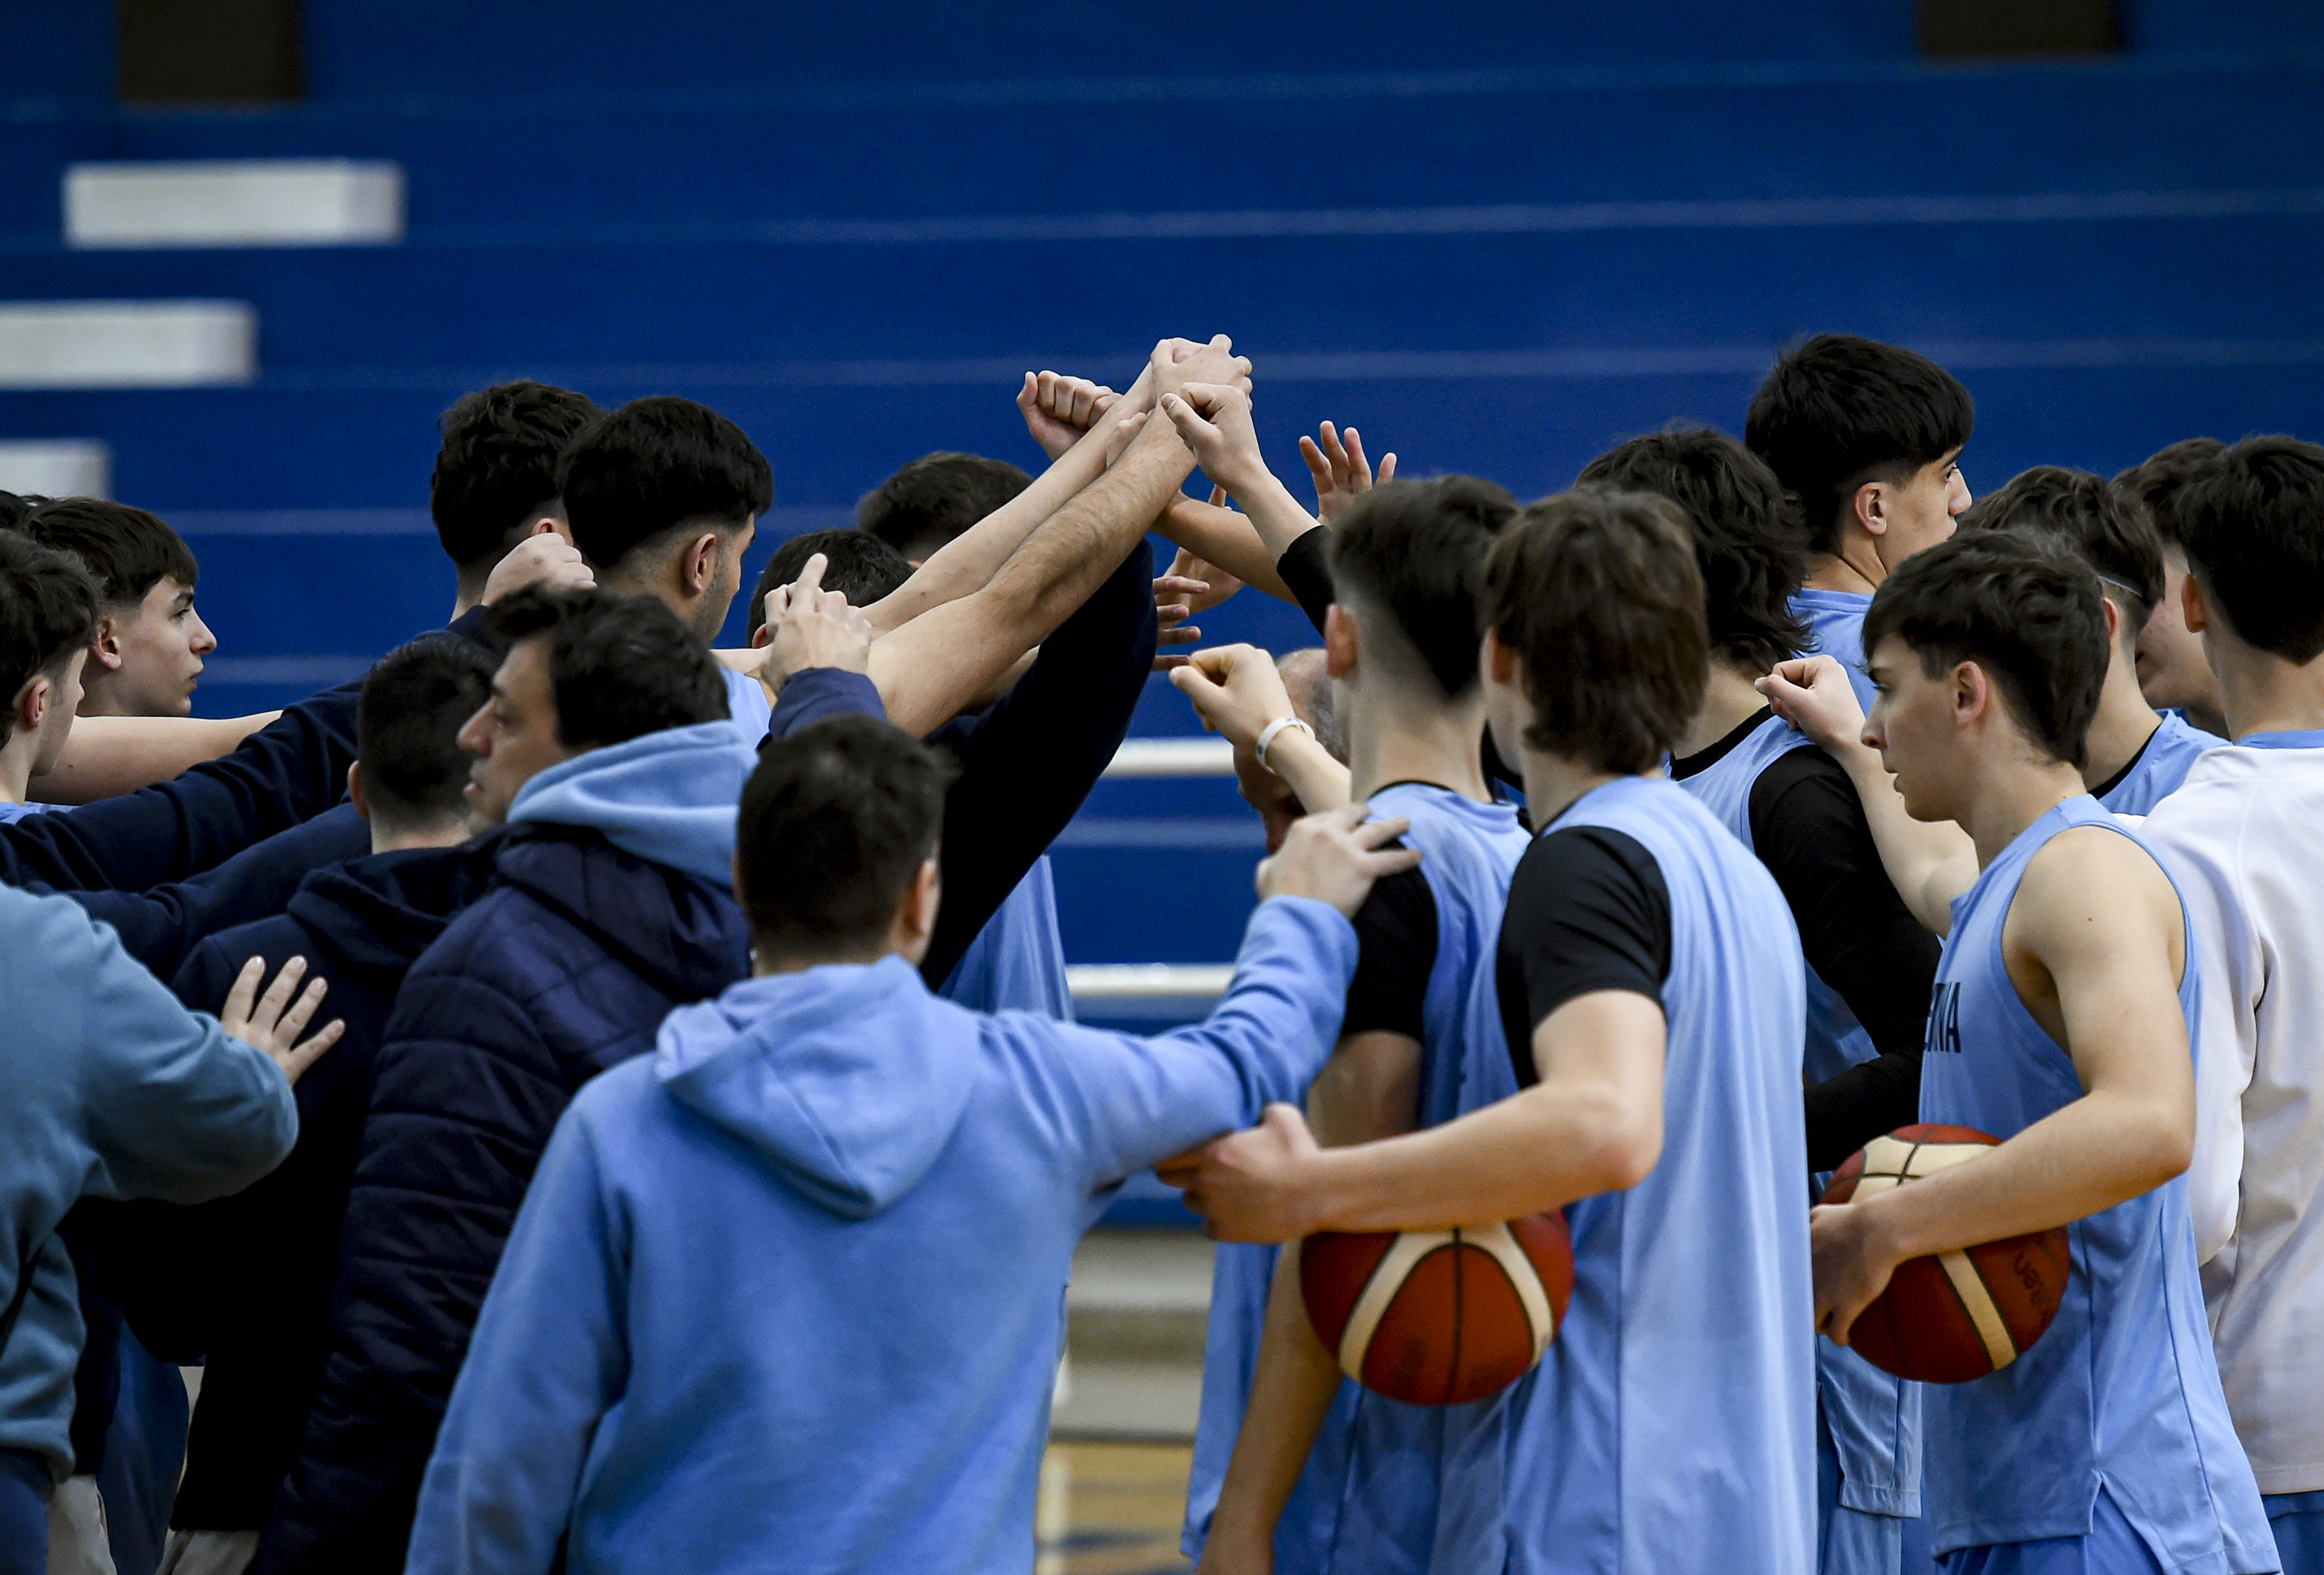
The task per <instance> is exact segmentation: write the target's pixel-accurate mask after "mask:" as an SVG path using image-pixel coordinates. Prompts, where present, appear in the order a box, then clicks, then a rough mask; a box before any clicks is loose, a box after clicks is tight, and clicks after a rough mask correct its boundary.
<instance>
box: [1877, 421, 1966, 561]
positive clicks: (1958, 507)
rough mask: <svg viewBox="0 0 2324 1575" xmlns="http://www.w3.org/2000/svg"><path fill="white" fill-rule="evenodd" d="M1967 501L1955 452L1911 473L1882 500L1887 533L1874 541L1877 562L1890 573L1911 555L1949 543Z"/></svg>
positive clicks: (1964, 481)
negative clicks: (1878, 560)
mask: <svg viewBox="0 0 2324 1575" xmlns="http://www.w3.org/2000/svg"><path fill="white" fill-rule="evenodd" d="M1970 501H1971V500H1970V497H1969V483H1968V481H1967V480H1966V479H1964V478H1963V476H1962V475H1961V468H1960V450H1959V449H1955V450H1954V451H1953V452H1952V453H1950V454H1948V455H1946V456H1944V457H1943V458H1941V459H1937V460H1932V461H1931V462H1930V463H1929V464H1927V465H1923V466H1922V467H1921V468H1920V469H1919V470H1917V471H1914V473H1913V478H1912V480H1910V481H1908V482H1906V483H1905V484H1904V485H1903V486H1902V487H1899V488H1897V489H1896V490H1895V492H1893V493H1890V494H1889V495H1888V496H1887V497H1886V499H1884V500H1883V502H1884V505H1885V508H1886V517H1887V521H1888V529H1887V530H1886V533H1884V534H1883V535H1882V536H1881V537H1879V538H1878V541H1879V551H1880V557H1881V561H1883V562H1884V563H1886V565H1887V566H1888V567H1889V568H1890V569H1891V570H1894V569H1895V567H1896V566H1897V565H1898V564H1900V563H1903V562H1904V560H1905V559H1906V558H1908V557H1912V556H1913V555H1914V553H1916V552H1923V551H1926V550H1927V549H1928V548H1932V547H1934V546H1936V545H1937V544H1938V543H1939V542H1941V541H1945V540H1948V539H1950V537H1951V536H1952V533H1953V520H1954V519H1955V517H1956V516H1958V515H1960V513H1962V512H1963V511H1966V510H1967V509H1968V508H1969V502H1970Z"/></svg>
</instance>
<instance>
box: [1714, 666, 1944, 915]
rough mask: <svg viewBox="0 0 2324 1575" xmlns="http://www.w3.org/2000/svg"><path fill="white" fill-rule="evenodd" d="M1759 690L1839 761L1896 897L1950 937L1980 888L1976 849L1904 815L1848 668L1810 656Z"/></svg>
mask: <svg viewBox="0 0 2324 1575" xmlns="http://www.w3.org/2000/svg"><path fill="white" fill-rule="evenodd" d="M1758 689H1759V693H1760V694H1762V695H1766V697H1767V704H1768V705H1770V706H1772V707H1774V709H1775V714H1776V715H1778V716H1780V717H1782V718H1783V719H1784V721H1786V722H1788V723H1791V724H1792V725H1793V726H1794V727H1796V728H1798V729H1799V730H1800V731H1801V732H1803V733H1806V734H1807V735H1808V736H1809V737H1810V738H1812V739H1813V740H1815V741H1816V742H1817V743H1818V744H1820V745H1821V746H1822V748H1823V750H1824V751H1825V752H1826V753H1827V754H1829V755H1831V758H1832V759H1833V760H1837V761H1839V762H1840V769H1842V770H1844V771H1846V772H1847V773H1848V778H1849V781H1850V782H1852V783H1854V784H1855V785H1856V793H1857V797H1858V798H1860V799H1862V800H1863V803H1864V818H1865V820H1866V821H1867V823H1868V824H1870V825H1871V827H1872V840H1873V843H1875V845H1877V847H1878V848H1879V850H1880V862H1881V864H1882V865H1883V866H1884V867H1886V870H1887V871H1888V880H1889V881H1890V883H1891V884H1892V885H1894V886H1895V888H1896V895H1897V896H1899V897H1901V898H1904V906H1905V907H1908V908H1910V909H1912V911H1913V916H1914V918H1916V919H1918V920H1920V921H1921V923H1922V924H1923V926H1925V927H1926V928H1927V929H1928V930H1929V931H1930V932H1931V933H1932V934H1934V935H1948V934H1950V932H1951V930H1952V927H1953V911H1952V904H1953V898H1957V897H1959V896H1960V895H1961V893H1963V892H1965V891H1967V890H1968V889H1969V888H1970V887H1971V886H1973V885H1975V884H1976V883H1977V848H1976V846H1975V844H1973V843H1971V842H1970V841H1969V834H1968V833H1967V832H1965V831H1963V830H1961V829H1960V827H1959V826H1957V825H1955V824H1953V823H1952V822H1950V821H1938V822H1933V823H1932V822H1926V821H1918V820H1914V818H1913V817H1912V816H1911V815H1908V814H1906V813H1905V811H1904V798H1903V797H1902V796H1900V795H1899V794H1898V793H1897V791H1896V783H1895V778H1893V777H1891V776H1890V775H1889V774H1888V769H1887V768H1886V766H1884V765H1883V764H1881V761H1880V753H1879V751H1877V750H1875V749H1873V748H1872V747H1871V746H1870V745H1868V744H1867V743H1866V742H1865V741H1864V736H1863V735H1864V708H1863V707H1862V706H1861V705H1858V704H1857V701H1856V691H1855V690H1854V689H1852V688H1851V687H1849V682H1848V672H1847V669H1845V668H1842V667H1841V666H1840V663H1839V662H1837V661H1835V660H1834V659H1831V657H1828V656H1819V657H1804V658H1802V659H1798V660H1795V661H1788V662H1784V663H1782V664H1780V665H1778V666H1777V667H1776V668H1775V671H1774V672H1772V673H1770V674H1768V675H1767V676H1766V677H1764V678H1762V679H1760V680H1759V683H1758Z"/></svg>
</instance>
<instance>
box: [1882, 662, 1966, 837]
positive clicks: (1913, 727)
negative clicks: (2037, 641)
mask: <svg viewBox="0 0 2324 1575" xmlns="http://www.w3.org/2000/svg"><path fill="white" fill-rule="evenodd" d="M1865 670H1866V671H1867V673H1868V674H1869V675H1870V677H1871V678H1872V686H1873V689H1874V695H1873V700H1872V710H1871V713H1870V714H1868V715H1867V716H1866V717H1865V719H1864V741H1865V743H1866V744H1867V745H1868V746H1869V747H1871V748H1873V749H1876V750H1878V751H1880V760H1881V763H1882V764H1883V765H1884V766H1886V768H1887V769H1889V771H1890V772H1892V773H1893V774H1894V775H1895V778H1896V791H1897V792H1898V793H1899V794H1901V795H1902V796H1903V797H1904V810H1905V813H1907V814H1908V815H1912V816H1913V818H1914V819H1915V820H1946V819H1950V810H1947V809H1944V808H1941V807H1939V806H1937V805H1936V804H1935V803H1934V802H1932V800H1933V798H1934V797H1935V795H1936V792H1937V790H1938V784H1939V783H1940V782H1941V781H1942V780H1944V779H1945V778H1948V777H1949V776H1950V772H1949V771H1948V770H1947V769H1945V768H1946V767H1947V766H1948V765H1949V764H1950V751H1951V745H1952V739H1953V706H1952V686H1951V684H1950V682H1949V681H1948V678H1947V677H1938V678H1932V677H1929V676H1928V674H1926V673H1925V672H1923V670H1922V668H1921V662H1920V659H1919V658H1918V657H1916V656H1914V654H1913V650H1912V648H1911V647H1909V646H1907V645H1906V644H1905V643H1904V641H1903V640H1899V639H1898V638H1897V637H1896V636H1895V635H1893V634H1892V635H1890V636H1888V637H1887V638H1886V639H1885V640H1882V641H1881V642H1880V644H1879V645H1878V647H1877V648H1876V649H1874V650H1873V651H1872V652H1871V654H1870V655H1869V656H1868V657H1867V659H1866V660H1865Z"/></svg>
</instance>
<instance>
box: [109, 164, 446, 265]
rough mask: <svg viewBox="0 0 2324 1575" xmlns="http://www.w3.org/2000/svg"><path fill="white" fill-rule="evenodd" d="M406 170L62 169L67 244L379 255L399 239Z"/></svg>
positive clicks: (388, 167)
mask: <svg viewBox="0 0 2324 1575" xmlns="http://www.w3.org/2000/svg"><path fill="white" fill-rule="evenodd" d="M403 210H404V197H403V169H402V166H401V165H398V164H392V163H386V162H383V161H368V160H365V161H358V160H352V159H198V160H182V161H168V162H151V163H145V162H141V163H86V164H72V165H68V166H67V167H66V170H65V176H64V218H65V244H67V245H69V246H77V247H83V248H89V249H97V248H105V249H122V248H156V247H199V246H378V245H392V244H394V243H396V242H398V241H401V239H402V238H403Z"/></svg>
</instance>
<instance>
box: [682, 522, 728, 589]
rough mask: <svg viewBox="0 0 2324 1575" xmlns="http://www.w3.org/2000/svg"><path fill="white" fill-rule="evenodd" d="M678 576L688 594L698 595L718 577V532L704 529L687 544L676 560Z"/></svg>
mask: <svg viewBox="0 0 2324 1575" xmlns="http://www.w3.org/2000/svg"><path fill="white" fill-rule="evenodd" d="M678 577H679V578H680V579H681V580H682V581H684V582H685V585H686V589H687V592H689V593H690V594H696V595H699V594H701V593H703V592H704V591H706V590H708V589H709V588H710V583H711V581H713V580H715V579H716V578H717V577H718V532H716V531H715V530H705V531H704V532H703V533H702V534H701V535H699V536H697V537H696V538H695V539H693V541H692V542H690V543H689V544H687V548H686V556H685V557H683V558H681V559H679V560H678Z"/></svg>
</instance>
